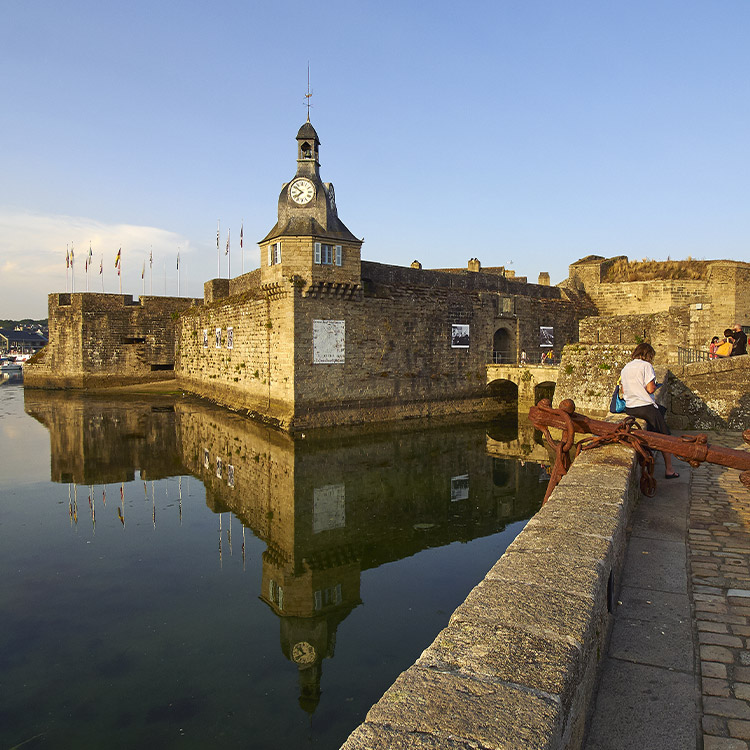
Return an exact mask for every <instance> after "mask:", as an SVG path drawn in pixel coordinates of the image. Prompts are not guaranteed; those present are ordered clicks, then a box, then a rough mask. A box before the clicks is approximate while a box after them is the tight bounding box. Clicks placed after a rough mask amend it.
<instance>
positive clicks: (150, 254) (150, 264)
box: [148, 250, 154, 268]
mask: <svg viewBox="0 0 750 750" xmlns="http://www.w3.org/2000/svg"><path fill="white" fill-rule="evenodd" d="M148 267H149V268H153V267H154V251H153V250H149V252H148Z"/></svg>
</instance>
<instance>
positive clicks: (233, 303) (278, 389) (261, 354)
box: [175, 279, 294, 426]
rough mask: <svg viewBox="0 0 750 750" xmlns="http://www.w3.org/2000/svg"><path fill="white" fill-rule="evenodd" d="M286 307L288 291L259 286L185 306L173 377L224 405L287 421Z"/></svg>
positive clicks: (290, 399)
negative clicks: (258, 289) (191, 307)
mask: <svg viewBox="0 0 750 750" xmlns="http://www.w3.org/2000/svg"><path fill="white" fill-rule="evenodd" d="M224 281H226V279H224ZM292 313H293V307H292V300H291V297H290V296H289V295H279V296H276V297H272V296H268V295H264V294H261V293H260V292H248V293H246V294H244V295H240V296H238V297H232V298H230V299H219V300H218V301H216V302H213V303H211V304H206V305H205V306H204V307H201V308H195V309H194V310H191V311H190V312H189V313H187V314H186V315H183V316H182V318H181V320H180V329H179V333H178V341H179V345H178V351H177V358H176V363H175V371H176V376H177V380H178V383H179V384H180V386H181V387H183V388H185V389H186V390H190V391H192V392H193V393H197V394H198V395H200V396H204V397H206V398H209V399H211V400H213V401H216V402H217V403H220V404H223V405H224V406H229V407H230V408H233V409H241V410H245V411H248V412H250V413H252V414H254V415H257V416H259V417H263V418H266V419H268V420H270V421H271V422H273V423H275V424H279V425H281V426H288V425H289V424H290V423H291V419H292V415H293V410H294V368H293V357H294V349H293V331H294V325H293V321H292ZM230 329H231V336H230Z"/></svg>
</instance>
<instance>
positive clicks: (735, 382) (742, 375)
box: [669, 354, 750, 430]
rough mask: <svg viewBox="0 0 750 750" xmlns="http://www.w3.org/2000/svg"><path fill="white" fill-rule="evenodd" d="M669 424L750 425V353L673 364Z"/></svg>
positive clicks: (742, 427) (699, 426) (732, 427)
mask: <svg viewBox="0 0 750 750" xmlns="http://www.w3.org/2000/svg"><path fill="white" fill-rule="evenodd" d="M669 392H670V397H671V398H670V414H669V423H670V424H671V425H674V426H675V427H676V428H678V429H691V430H716V429H724V430H726V429H729V430H746V429H748V428H750V354H745V355H743V356H741V357H727V358H725V359H714V360H710V361H706V362H694V363H693V364H690V365H684V366H683V367H672V368H671V377H670V379H669Z"/></svg>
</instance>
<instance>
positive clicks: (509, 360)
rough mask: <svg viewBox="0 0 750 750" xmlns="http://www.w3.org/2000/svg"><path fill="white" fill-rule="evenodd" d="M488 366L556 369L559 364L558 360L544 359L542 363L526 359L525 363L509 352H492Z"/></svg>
mask: <svg viewBox="0 0 750 750" xmlns="http://www.w3.org/2000/svg"><path fill="white" fill-rule="evenodd" d="M490 364H493V365H523V366H526V365H538V366H540V367H557V366H558V365H559V364H560V360H556V359H554V358H553V359H545V360H544V361H543V362H539V361H537V360H536V359H530V358H529V359H526V360H525V361H524V360H523V359H521V358H520V357H517V356H516V355H515V354H514V353H511V352H500V351H493V352H492V357H491V358H490Z"/></svg>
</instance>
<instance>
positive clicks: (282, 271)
mask: <svg viewBox="0 0 750 750" xmlns="http://www.w3.org/2000/svg"><path fill="white" fill-rule="evenodd" d="M296 140H297V171H296V174H295V175H294V177H293V178H292V179H291V180H290V181H289V182H286V183H284V185H283V186H282V188H281V192H280V193H279V201H278V219H277V221H276V224H275V225H274V227H273V229H271V231H270V232H269V233H268V234H267V235H266V236H265V237H264V238H263V239H262V240H261V241H260V243H258V244H259V245H260V268H261V285H262V286H265V287H271V286H273V285H278V284H282V283H283V282H284V281H289V280H294V281H295V283H296V284H297V285H299V286H300V287H301V288H302V289H304V290H305V291H304V293H305V294H306V295H310V294H319V293H322V292H326V293H331V292H336V293H339V294H343V295H345V294H350V295H351V294H353V293H354V292H357V291H359V289H360V285H361V277H360V272H361V252H360V251H361V247H362V240H359V239H357V238H356V237H355V236H354V235H353V234H352V233H351V232H350V231H349V229H347V227H346V226H345V225H344V223H343V222H342V221H341V219H339V216H338V210H337V207H336V195H335V192H334V189H333V184H332V183H330V182H323V181H322V180H321V178H320V139H319V138H318V134H317V133H316V132H315V128H314V127H313V126H312V123H311V122H310V119H309V117H308V120H307V122H305V123H304V124H303V125H302V127H301V128H300V129H299V131H298V132H297V138H296Z"/></svg>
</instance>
